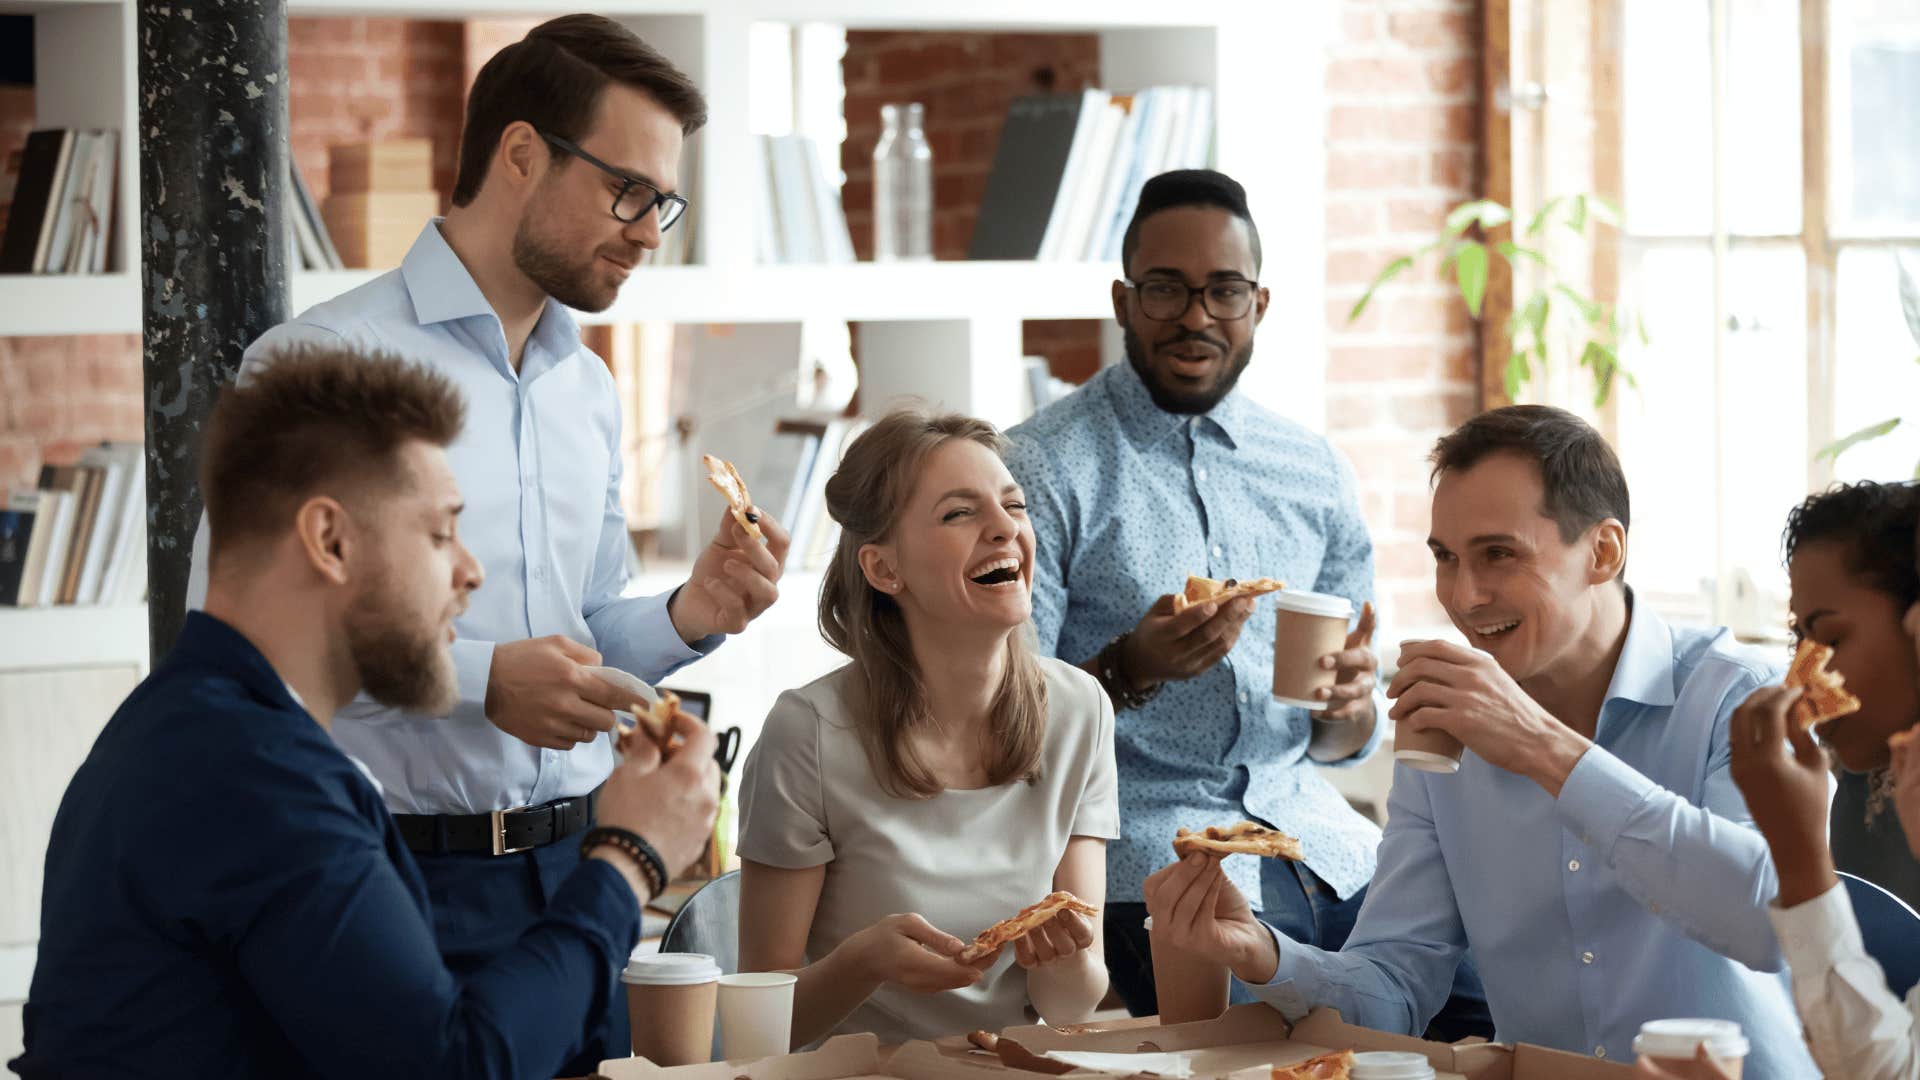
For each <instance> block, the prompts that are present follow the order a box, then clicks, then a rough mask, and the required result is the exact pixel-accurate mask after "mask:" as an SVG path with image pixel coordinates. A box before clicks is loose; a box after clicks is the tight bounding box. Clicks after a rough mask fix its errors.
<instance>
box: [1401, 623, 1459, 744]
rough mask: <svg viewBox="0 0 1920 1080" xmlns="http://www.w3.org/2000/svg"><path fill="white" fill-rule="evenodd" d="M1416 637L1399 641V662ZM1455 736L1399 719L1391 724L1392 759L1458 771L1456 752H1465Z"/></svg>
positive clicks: (1418, 642) (1403, 662) (1403, 664)
mask: <svg viewBox="0 0 1920 1080" xmlns="http://www.w3.org/2000/svg"><path fill="white" fill-rule="evenodd" d="M1419 644H1423V642H1421V641H1419V640H1413V641H1403V642H1401V643H1400V665H1401V666H1403V667H1404V666H1405V665H1406V662H1407V656H1406V649H1407V646H1409V645H1419ZM1466 749H1467V748H1466V747H1465V746H1462V745H1461V743H1460V740H1459V739H1456V738H1454V737H1453V736H1451V735H1449V734H1447V733H1446V732H1444V731H1441V730H1440V729H1439V728H1428V729H1426V730H1425V731H1416V730H1414V727H1413V725H1412V724H1411V723H1409V722H1407V721H1405V720H1401V721H1398V722H1396V723H1395V724H1394V725H1393V758H1394V760H1395V761H1404V762H1406V763H1407V765H1408V766H1409V767H1411V768H1415V769H1419V770H1420V771H1422V772H1433V773H1450V772H1458V771H1460V755H1461V754H1463V753H1465V752H1466Z"/></svg>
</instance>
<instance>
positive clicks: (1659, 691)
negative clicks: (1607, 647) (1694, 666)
mask: <svg viewBox="0 0 1920 1080" xmlns="http://www.w3.org/2000/svg"><path fill="white" fill-rule="evenodd" d="M1627 612H1628V614H1627V640H1626V643H1625V644H1624V645H1622V646H1621V647H1620V659H1619V661H1618V662H1616V663H1615V664H1614V665H1613V681H1612V682H1609V683H1608V684H1607V697H1606V700H1607V701H1613V700H1615V699H1616V698H1618V699H1625V700H1627V701H1634V702H1638V703H1640V704H1642V705H1651V706H1655V707H1660V706H1666V705H1672V704H1673V703H1674V700H1675V696H1676V695H1675V693H1674V688H1673V687H1674V682H1675V671H1674V659H1673V630H1672V628H1670V627H1669V626H1667V624H1666V621H1665V620H1663V619H1662V618H1660V616H1658V615H1656V614H1654V613H1653V606H1652V605H1651V604H1639V603H1635V602H1634V597H1633V590H1632V589H1628V590H1627Z"/></svg>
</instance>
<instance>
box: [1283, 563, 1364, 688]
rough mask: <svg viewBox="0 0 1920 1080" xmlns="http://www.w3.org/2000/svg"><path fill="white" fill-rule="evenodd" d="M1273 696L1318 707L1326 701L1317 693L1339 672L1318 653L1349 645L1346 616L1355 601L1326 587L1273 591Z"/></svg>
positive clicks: (1338, 649)
mask: <svg viewBox="0 0 1920 1080" xmlns="http://www.w3.org/2000/svg"><path fill="white" fill-rule="evenodd" d="M1273 598H1274V601H1275V608H1276V611H1275V614H1274V624H1273V700H1275V701H1277V702H1279V703H1280V704H1282V705H1293V706H1295V707H1297V708H1302V709H1313V710H1316V711H1317V710H1320V709H1325V708H1326V707H1327V703H1326V702H1324V701H1321V700H1319V699H1318V698H1316V697H1314V696H1313V694H1314V691H1316V690H1319V689H1320V688H1321V687H1329V688H1331V687H1332V686H1333V683H1334V677H1335V672H1334V671H1333V669H1331V668H1325V669H1323V668H1321V666H1320V658H1321V657H1323V656H1326V655H1327V654H1328V653H1337V652H1339V651H1340V650H1341V649H1344V648H1346V647H1347V620H1348V619H1350V618H1352V617H1353V601H1351V600H1348V599H1347V598H1346V597H1344V596H1328V595H1327V594H1325V593H1311V592H1295V591H1294V590H1292V589H1283V590H1281V591H1280V592H1277V593H1274V594H1273Z"/></svg>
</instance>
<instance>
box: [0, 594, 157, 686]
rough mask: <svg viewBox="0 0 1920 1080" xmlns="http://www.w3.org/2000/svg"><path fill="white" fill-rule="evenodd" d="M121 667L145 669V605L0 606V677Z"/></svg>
mask: <svg viewBox="0 0 1920 1080" xmlns="http://www.w3.org/2000/svg"><path fill="white" fill-rule="evenodd" d="M127 665H133V666H135V667H138V668H140V669H141V670H143V671H144V670H145V669H146V665H147V606H146V605H145V604H134V605H126V606H114V607H102V606H96V605H77V604H69V605H63V606H59V607H34V608H17V607H0V675H5V674H9V673H13V672H20V671H35V670H41V669H46V668H87V667H123V666H127ZM0 705H4V702H0Z"/></svg>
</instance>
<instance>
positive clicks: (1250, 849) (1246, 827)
mask: <svg viewBox="0 0 1920 1080" xmlns="http://www.w3.org/2000/svg"><path fill="white" fill-rule="evenodd" d="M1196 851H1205V852H1211V853H1215V854H1220V855H1259V856H1261V857H1263V858H1269V859H1292V860H1293V861H1294V862H1302V861H1304V860H1305V859H1306V857H1307V856H1306V853H1305V852H1303V851H1301V850H1300V841H1298V840H1295V839H1294V838H1293V837H1291V836H1288V835H1287V834H1286V833H1283V832H1281V831H1280V830H1278V829H1269V828H1267V827H1266V826H1265V825H1261V824H1259V823H1258V822H1253V821H1243V822H1241V823H1239V824H1238V825H1229V826H1227V827H1226V828H1221V827H1220V826H1218V825H1209V826H1207V827H1206V828H1204V829H1202V830H1200V831H1199V832H1191V831H1189V830H1187V829H1181V830H1180V831H1179V832H1177V833H1174V834H1173V853H1174V854H1175V855H1176V856H1178V857H1180V858H1182V859H1184V858H1186V857H1187V856H1188V855H1190V854H1192V853H1193V852H1196Z"/></svg>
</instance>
